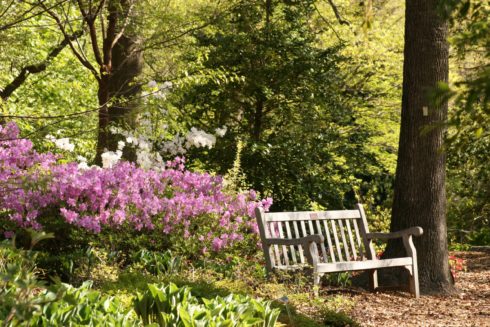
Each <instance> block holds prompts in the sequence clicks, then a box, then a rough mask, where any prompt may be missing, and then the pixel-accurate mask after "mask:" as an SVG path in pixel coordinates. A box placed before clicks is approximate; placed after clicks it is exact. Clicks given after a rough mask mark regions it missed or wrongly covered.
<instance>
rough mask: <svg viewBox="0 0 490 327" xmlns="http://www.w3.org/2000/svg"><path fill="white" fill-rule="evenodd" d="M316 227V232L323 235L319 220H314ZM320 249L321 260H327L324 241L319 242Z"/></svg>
mask: <svg viewBox="0 0 490 327" xmlns="http://www.w3.org/2000/svg"><path fill="white" fill-rule="evenodd" d="M316 227H317V229H318V234H320V235H323V236H325V235H324V233H323V231H322V225H321V224H320V221H319V220H317V221H316ZM320 249H321V251H322V256H323V262H328V257H327V251H326V249H325V243H322V244H320Z"/></svg>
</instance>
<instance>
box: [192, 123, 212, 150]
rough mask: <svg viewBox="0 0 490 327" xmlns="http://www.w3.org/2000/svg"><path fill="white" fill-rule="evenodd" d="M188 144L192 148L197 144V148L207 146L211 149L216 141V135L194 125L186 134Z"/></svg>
mask: <svg viewBox="0 0 490 327" xmlns="http://www.w3.org/2000/svg"><path fill="white" fill-rule="evenodd" d="M185 139H186V146H187V148H190V147H192V146H195V147H196V148H201V147H202V148H204V147H207V148H208V149H211V148H212V147H213V146H214V144H215V143H216V137H215V136H214V135H211V134H208V133H206V132H205V131H202V130H199V129H197V128H195V127H192V128H191V130H190V131H189V132H188V133H187V135H186V136H185Z"/></svg>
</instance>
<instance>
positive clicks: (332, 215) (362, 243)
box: [256, 204, 371, 269]
mask: <svg viewBox="0 0 490 327" xmlns="http://www.w3.org/2000/svg"><path fill="white" fill-rule="evenodd" d="M256 218H257V223H258V226H259V232H260V237H261V239H262V241H264V239H270V238H288V239H291V238H300V237H304V236H308V235H313V234H321V235H323V236H324V238H325V243H324V244H321V245H320V246H319V248H318V254H319V256H320V262H323V263H333V262H343V261H356V260H363V259H364V258H368V259H370V256H371V253H370V251H369V250H368V253H366V249H369V243H368V240H367V238H366V233H369V230H368V225H367V220H366V215H365V213H364V209H363V207H362V205H360V204H357V206H356V209H354V210H330V211H299V212H271V213H269V212H264V211H263V210H262V209H261V208H258V209H257V210H256ZM262 243H263V244H264V242H262ZM264 255H265V259H266V263H267V268H268V269H272V268H278V269H294V268H296V267H299V266H303V265H304V264H306V263H307V260H306V257H305V254H304V252H303V248H302V246H301V245H288V246H286V245H272V246H270V247H269V246H264Z"/></svg>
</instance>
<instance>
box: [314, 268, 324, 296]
mask: <svg viewBox="0 0 490 327" xmlns="http://www.w3.org/2000/svg"><path fill="white" fill-rule="evenodd" d="M322 275H323V274H319V273H317V272H315V273H313V292H314V294H315V296H318V291H319V290H320V277H321V276H322Z"/></svg>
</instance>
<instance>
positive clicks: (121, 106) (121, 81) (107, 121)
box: [96, 35, 143, 164]
mask: <svg viewBox="0 0 490 327" xmlns="http://www.w3.org/2000/svg"><path fill="white" fill-rule="evenodd" d="M138 44H139V39H138V37H137V36H127V35H123V36H122V37H121V38H120V39H119V41H118V42H117V43H116V45H115V46H114V48H113V49H112V70H111V71H110V72H109V73H108V74H107V75H104V74H102V78H101V80H100V81H99V91H98V92H99V106H100V109H99V129H98V130H99V134H98V138H97V154H96V164H100V163H101V154H102V153H104V151H106V150H108V151H116V150H117V142H118V141H119V140H121V139H120V137H118V136H117V135H114V134H112V133H111V132H110V131H109V130H108V128H109V127H110V126H119V127H122V128H128V127H129V128H135V127H136V114H137V109H138V107H139V103H140V101H139V99H138V97H137V96H138V94H140V92H141V85H140V83H138V82H137V78H138V76H139V75H140V74H141V72H142V70H143V56H142V54H143V53H142V52H141V51H137V48H136V47H137V46H138ZM123 158H124V159H126V160H129V161H134V160H135V159H136V158H135V154H134V152H133V151H130V150H129V148H125V151H123Z"/></svg>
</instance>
